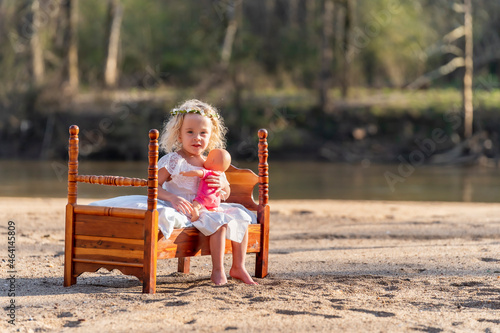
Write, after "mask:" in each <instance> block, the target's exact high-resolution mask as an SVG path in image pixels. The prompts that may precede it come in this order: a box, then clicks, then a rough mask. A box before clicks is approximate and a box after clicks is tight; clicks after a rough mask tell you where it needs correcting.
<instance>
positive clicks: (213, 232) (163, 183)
mask: <svg viewBox="0 0 500 333" xmlns="http://www.w3.org/2000/svg"><path fill="white" fill-rule="evenodd" d="M171 115H172V116H171V117H170V119H169V120H168V122H167V123H166V124H165V126H164V128H163V131H162V134H161V137H160V148H162V149H163V150H165V151H166V152H168V154H167V155H165V156H163V157H162V158H161V159H160V160H159V161H158V169H159V170H158V184H159V186H158V198H159V199H160V200H164V201H167V202H169V203H170V204H171V205H172V207H173V208H174V209H175V210H176V212H172V213H173V214H174V215H179V216H177V218H181V219H182V218H184V217H186V216H190V215H191V213H192V212H193V204H192V202H193V199H194V198H195V197H196V194H197V191H198V185H199V181H200V179H199V178H198V177H186V176H183V175H181V173H183V172H186V171H193V170H201V169H203V163H204V162H205V159H206V158H205V156H204V153H206V152H208V151H210V150H212V149H214V148H224V145H225V137H224V135H225V133H226V128H225V127H224V124H223V121H222V119H221V118H220V115H219V114H218V112H217V110H216V109H215V108H214V107H212V106H210V105H208V104H206V103H203V102H201V101H198V100H189V101H186V102H184V103H183V104H182V105H180V106H179V107H178V108H176V109H173V110H172V112H171ZM206 182H207V183H208V186H209V187H215V188H221V189H222V190H223V192H222V193H225V194H224V197H223V198H222V199H224V200H225V199H227V197H228V196H229V193H230V189H229V184H228V182H227V180H226V178H225V175H224V174H223V173H219V174H218V175H213V176H209V177H207V179H206ZM254 219H255V217H254V216H253V214H252V213H251V212H249V211H247V210H246V209H245V208H243V206H240V205H238V206H234V205H228V204H221V205H220V209H219V210H218V211H207V210H202V211H201V212H200V217H199V218H198V220H196V221H195V222H193V225H194V226H195V227H196V228H198V229H199V230H200V231H202V232H203V233H204V234H205V235H206V236H209V237H210V253H211V256H212V265H213V267H212V275H211V280H212V281H213V282H214V283H215V284H217V285H220V284H225V283H226V282H227V278H226V274H225V272H224V265H223V264H224V249H225V242H226V237H227V238H228V239H230V240H231V245H232V253H233V264H232V266H231V270H230V271H229V275H230V276H231V277H233V278H235V279H239V280H242V281H243V282H245V283H247V284H257V283H256V282H254V281H253V279H252V278H251V277H250V275H249V274H248V272H247V270H246V268H245V255H246V250H247V244H248V232H247V227H248V224H249V223H251V222H252V221H253V220H254Z"/></svg>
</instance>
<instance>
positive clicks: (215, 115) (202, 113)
mask: <svg viewBox="0 0 500 333" xmlns="http://www.w3.org/2000/svg"><path fill="white" fill-rule="evenodd" d="M183 113H195V114H199V115H200V116H205V117H208V118H217V119H219V118H220V116H219V114H218V113H208V112H206V111H205V110H181V109H173V110H172V111H170V114H171V115H172V116H176V115H178V114H183Z"/></svg>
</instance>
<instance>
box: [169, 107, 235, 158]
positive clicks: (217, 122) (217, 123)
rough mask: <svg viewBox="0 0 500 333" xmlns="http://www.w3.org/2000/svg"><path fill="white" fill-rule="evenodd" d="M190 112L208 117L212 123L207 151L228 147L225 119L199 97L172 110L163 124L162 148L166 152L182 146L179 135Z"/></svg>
mask: <svg viewBox="0 0 500 333" xmlns="http://www.w3.org/2000/svg"><path fill="white" fill-rule="evenodd" d="M188 113H196V114H200V115H202V116H204V117H208V118H209V119H210V122H211V123H212V134H211V135H210V139H209V140H208V146H207V149H206V151H207V152H208V151H210V150H212V149H214V148H225V147H226V132H227V129H226V127H225V126H224V121H223V119H222V117H221V116H220V114H219V111H218V110H217V109H216V108H215V107H213V106H212V105H210V104H207V103H205V102H202V101H199V100H197V99H190V100H187V101H185V102H184V103H182V104H181V105H179V106H178V107H176V108H174V109H172V111H171V112H170V118H169V119H168V120H167V121H166V122H165V124H164V125H163V130H162V132H161V136H160V149H162V150H163V151H164V152H165V153H170V152H173V151H177V150H179V149H181V148H182V144H181V143H180V142H179V136H180V133H181V127H182V123H183V122H184V117H186V114H188Z"/></svg>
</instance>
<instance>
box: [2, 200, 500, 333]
mask: <svg viewBox="0 0 500 333" xmlns="http://www.w3.org/2000/svg"><path fill="white" fill-rule="evenodd" d="M88 201H90V200H82V201H81V202H88ZM64 206H65V199H33V198H0V228H1V233H2V237H1V238H2V242H1V243H2V244H1V247H0V249H1V254H0V256H1V258H2V262H1V272H2V282H1V284H2V295H1V298H0V299H1V302H2V309H3V311H2V315H1V316H0V317H1V318H2V320H1V322H0V330H1V331H2V332H4V331H13V332H15V331H18V332H66V331H71V332H91V331H92V332H95V331H98V332H99V331H100V332H109V331H113V332H130V331H135V332H159V331H162V332H163V331H164V332H191V331H196V332H222V331H240V332H262V331H266V332H334V331H335V332H361V331H364V332H500V204H480V203H429V202H419V203H416V202H380V201H304V200H302V201H272V202H271V207H272V215H271V238H270V257H269V270H270V274H269V275H268V277H266V278H264V279H256V280H257V281H258V282H259V283H260V285H259V286H247V285H244V284H242V283H238V282H237V281H234V280H230V281H229V283H228V284H227V285H224V286H214V285H213V284H212V283H211V282H210V280H209V274H210V259H209V257H198V258H195V259H192V264H191V265H192V267H191V271H192V273H190V274H187V275H184V274H179V273H176V272H175V270H176V265H177V263H176V261H174V260H162V261H159V263H158V282H157V293H156V294H155V295H147V294H142V293H141V285H140V283H139V281H138V280H137V279H136V278H134V277H129V276H124V275H122V274H121V273H119V272H117V271H113V272H108V271H107V270H100V271H98V272H96V273H92V274H90V273H85V274H83V275H82V276H81V277H79V278H78V284H77V285H75V286H72V287H69V288H65V287H63V286H62V284H63V258H64V252H63V247H64ZM9 221H13V222H14V223H15V228H16V240H15V244H14V245H15V254H16V258H15V260H16V261H15V263H16V267H15V270H16V273H15V274H14V275H15V282H13V286H14V287H15V294H16V295H15V297H9V296H8V295H7V293H8V289H9V288H10V287H11V284H10V281H9V280H6V279H7V278H8V277H9V273H8V271H9V267H8V257H7V256H8V249H7V245H8V243H7V236H8V235H7V233H8V225H9ZM230 263H231V256H230V255H228V256H226V267H227V269H229V267H230ZM254 263H255V256H254V255H248V258H247V264H248V269H249V271H250V272H252V274H253V265H254ZM11 300H14V302H15V306H16V307H15V326H13V325H11V324H9V323H8V320H9V319H10V318H9V317H8V314H9V313H10V311H9V309H8V308H7V307H8V306H9V304H10V303H9V302H10V301H11Z"/></svg>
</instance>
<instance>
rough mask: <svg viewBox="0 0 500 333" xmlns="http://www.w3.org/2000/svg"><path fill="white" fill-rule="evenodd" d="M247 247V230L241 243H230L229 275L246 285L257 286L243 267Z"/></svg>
mask: <svg viewBox="0 0 500 333" xmlns="http://www.w3.org/2000/svg"><path fill="white" fill-rule="evenodd" d="M247 245H248V230H247V232H246V233H245V237H243V240H242V241H241V243H237V242H231V246H232V248H233V265H232V266H231V270H230V271H229V275H230V276H231V277H232V278H234V279H238V280H241V281H243V282H245V283H246V284H258V283H257V282H255V281H254V280H253V279H252V277H251V276H250V274H248V272H247V269H246V267H245V257H246V254H247Z"/></svg>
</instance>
